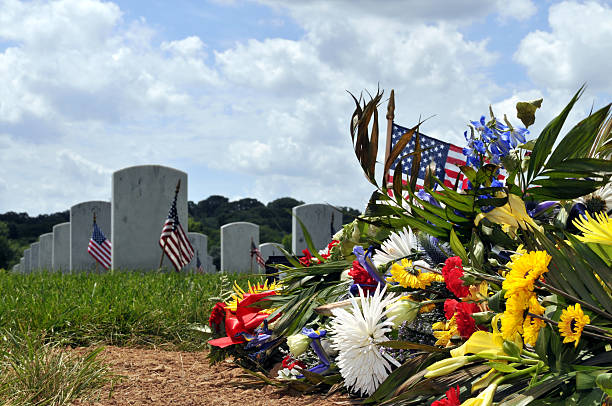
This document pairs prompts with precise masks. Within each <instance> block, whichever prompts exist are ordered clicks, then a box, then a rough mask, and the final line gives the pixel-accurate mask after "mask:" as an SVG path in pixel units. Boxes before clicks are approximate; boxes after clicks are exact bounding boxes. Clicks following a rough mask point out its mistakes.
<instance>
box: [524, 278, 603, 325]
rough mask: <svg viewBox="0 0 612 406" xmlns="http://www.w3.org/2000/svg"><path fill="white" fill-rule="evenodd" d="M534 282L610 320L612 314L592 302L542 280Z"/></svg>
mask: <svg viewBox="0 0 612 406" xmlns="http://www.w3.org/2000/svg"><path fill="white" fill-rule="evenodd" d="M536 284H537V285H539V286H542V287H543V288H545V289H548V290H549V291H551V292H553V293H556V294H558V295H560V296H563V297H565V298H567V299H570V300H571V301H573V302H576V303H580V305H581V306H583V307H584V308H586V309H589V310H590V311H592V312H593V313H597V314H599V315H600V316H603V317H605V318H607V319H609V320H612V314H609V313H606V312H605V311H603V310H601V309H599V308H598V307H596V306H593V305H592V304H589V303H587V302H585V301H584V300H581V299H578V298H577V297H575V296H572V295H570V294H569V293H567V292H564V291H562V290H560V289H557V288H555V287H554V286H551V285H549V284H547V283H544V282H542V281H536Z"/></svg>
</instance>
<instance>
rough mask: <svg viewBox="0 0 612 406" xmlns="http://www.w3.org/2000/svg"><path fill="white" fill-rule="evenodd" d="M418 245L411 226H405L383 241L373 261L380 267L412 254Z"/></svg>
mask: <svg viewBox="0 0 612 406" xmlns="http://www.w3.org/2000/svg"><path fill="white" fill-rule="evenodd" d="M416 247H417V241H416V237H415V235H414V233H413V232H412V230H411V229H410V227H404V229H403V230H401V231H399V232H392V233H391V235H390V236H389V238H387V239H386V240H385V241H384V242H383V243H382V245H381V247H380V249H379V250H376V252H374V256H373V257H372V262H373V263H374V265H375V266H376V267H379V266H381V265H384V264H386V263H388V262H391V261H395V260H397V259H400V258H403V257H405V256H407V255H410V254H412V250H413V249H416Z"/></svg>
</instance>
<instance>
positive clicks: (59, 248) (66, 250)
mask: <svg viewBox="0 0 612 406" xmlns="http://www.w3.org/2000/svg"><path fill="white" fill-rule="evenodd" d="M51 257H52V258H51V268H52V269H53V270H54V271H62V272H69V271H70V222H66V223H60V224H56V225H54V226H53V250H52V254H51Z"/></svg>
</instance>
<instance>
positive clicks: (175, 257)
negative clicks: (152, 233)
mask: <svg viewBox="0 0 612 406" xmlns="http://www.w3.org/2000/svg"><path fill="white" fill-rule="evenodd" d="M180 187H181V180H180V179H179V181H178V183H177V185H176V191H175V193H174V200H173V201H172V205H171V206H170V211H169V212H168V218H167V219H166V222H165V223H164V227H163V228H162V232H161V236H160V237H159V246H160V247H162V258H161V261H160V267H161V262H162V261H163V259H164V254H166V255H167V256H168V258H169V259H170V262H172V265H174V268H175V269H176V271H177V272H178V271H180V270H181V269H182V268H183V267H184V266H185V265H187V264H188V263H189V261H191V258H193V255H194V252H193V247H192V246H191V243H190V242H189V239H188V238H187V235H186V234H185V231H184V230H183V227H182V226H181V223H180V222H179V218H178V213H177V211H176V198H177V196H178V192H179V189H180Z"/></svg>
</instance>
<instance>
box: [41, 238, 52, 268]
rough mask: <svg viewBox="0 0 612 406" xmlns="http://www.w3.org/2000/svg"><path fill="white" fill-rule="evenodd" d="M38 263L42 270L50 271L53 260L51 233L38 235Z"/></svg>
mask: <svg viewBox="0 0 612 406" xmlns="http://www.w3.org/2000/svg"><path fill="white" fill-rule="evenodd" d="M38 257H39V258H40V259H39V264H38V266H39V267H40V269H42V270H46V271H50V270H51V267H52V261H53V233H46V234H43V235H41V236H40V248H39V252H38Z"/></svg>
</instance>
